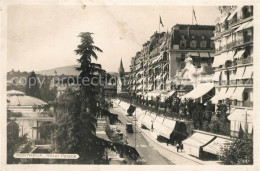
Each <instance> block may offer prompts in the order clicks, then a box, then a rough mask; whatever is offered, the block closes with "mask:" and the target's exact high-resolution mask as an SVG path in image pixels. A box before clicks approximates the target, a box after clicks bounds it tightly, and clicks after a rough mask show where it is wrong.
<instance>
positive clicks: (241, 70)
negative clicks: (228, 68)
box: [236, 67, 246, 80]
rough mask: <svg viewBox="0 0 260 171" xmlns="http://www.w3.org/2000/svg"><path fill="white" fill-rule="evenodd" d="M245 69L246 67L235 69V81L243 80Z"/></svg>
mask: <svg viewBox="0 0 260 171" xmlns="http://www.w3.org/2000/svg"><path fill="white" fill-rule="evenodd" d="M245 68H246V67H239V68H237V71H236V79H238V80H239V79H242V78H243V75H244V72H245Z"/></svg>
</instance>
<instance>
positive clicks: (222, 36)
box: [211, 6, 254, 137]
mask: <svg viewBox="0 0 260 171" xmlns="http://www.w3.org/2000/svg"><path fill="white" fill-rule="evenodd" d="M216 22H217V23H216V30H215V34H214V37H213V38H212V40H214V42H215V47H216V53H215V57H214V63H213V67H214V68H215V75H214V82H215V88H216V95H215V96H214V97H213V98H212V99H211V101H212V102H213V103H215V104H217V103H224V104H227V105H228V106H229V111H230V115H229V116H228V119H229V120H230V121H231V126H230V130H231V136H236V137H238V136H239V133H241V132H248V133H252V132H253V114H254V112H253V6H221V7H219V16H218V18H217V21H216Z"/></svg>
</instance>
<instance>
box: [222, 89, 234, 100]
mask: <svg viewBox="0 0 260 171" xmlns="http://www.w3.org/2000/svg"><path fill="white" fill-rule="evenodd" d="M235 89H236V87H229V88H228V90H227V92H226V94H225V95H224V97H223V99H226V98H229V99H230V97H231V96H232V94H233V93H234V92H235Z"/></svg>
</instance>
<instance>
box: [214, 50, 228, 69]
mask: <svg viewBox="0 0 260 171" xmlns="http://www.w3.org/2000/svg"><path fill="white" fill-rule="evenodd" d="M225 61H226V56H224V54H223V53H222V54H220V55H218V56H215V57H214V62H213V64H212V67H218V66H219V65H223V64H225Z"/></svg>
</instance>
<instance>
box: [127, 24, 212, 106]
mask: <svg viewBox="0 0 260 171" xmlns="http://www.w3.org/2000/svg"><path fill="white" fill-rule="evenodd" d="M214 30H215V26H209V25H184V24H176V25H175V26H173V27H172V29H171V31H170V32H162V33H157V32H155V33H154V34H153V35H152V36H151V37H150V40H149V41H147V42H146V43H144V44H143V46H142V49H141V51H139V52H137V53H136V55H135V56H134V57H133V58H132V62H131V66H130V69H131V72H130V80H129V83H128V84H129V87H128V89H129V92H130V93H132V94H137V95H139V96H142V97H143V98H145V99H148V100H152V99H154V98H156V97H157V96H160V100H161V101H164V100H165V99H166V98H167V97H169V96H171V95H173V94H174V93H176V95H178V96H182V95H184V94H186V93H187V92H189V91H191V90H192V89H194V87H195V86H196V85H194V83H190V82H191V79H190V78H187V79H186V80H184V79H181V81H180V82H176V80H177V79H178V77H182V76H185V75H189V74H187V72H186V70H185V66H186V64H187V61H186V60H185V59H186V57H187V55H188V56H189V57H190V59H191V60H192V61H190V62H191V64H192V66H194V68H195V69H194V71H192V72H196V73H204V75H207V74H211V75H212V74H214V71H213V69H212V66H211V65H212V63H213V57H214V56H213V54H214V41H213V40H211V38H212V37H213V35H214ZM208 71H211V72H208ZM189 72H191V71H189ZM185 73H186V74H185ZM193 74H194V73H193ZM190 75H191V74H190ZM202 75H203V74H202ZM176 84H180V85H182V90H178V91H177V90H176V87H175V86H174V85H176ZM177 93H178V94H177Z"/></svg>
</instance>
